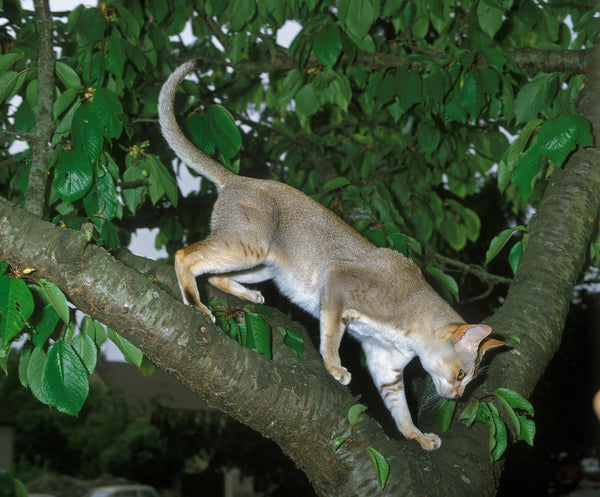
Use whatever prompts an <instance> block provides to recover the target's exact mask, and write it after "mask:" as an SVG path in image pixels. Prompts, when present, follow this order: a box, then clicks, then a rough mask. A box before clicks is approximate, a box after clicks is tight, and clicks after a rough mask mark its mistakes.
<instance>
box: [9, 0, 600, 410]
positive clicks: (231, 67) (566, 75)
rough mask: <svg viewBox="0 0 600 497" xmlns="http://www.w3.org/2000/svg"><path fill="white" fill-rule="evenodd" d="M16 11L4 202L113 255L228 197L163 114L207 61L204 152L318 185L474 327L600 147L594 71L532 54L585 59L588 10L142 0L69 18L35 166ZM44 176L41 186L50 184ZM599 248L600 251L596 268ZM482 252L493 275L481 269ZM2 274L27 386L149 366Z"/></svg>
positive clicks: (485, 1) (199, 220) (14, 275)
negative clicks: (538, 222) (168, 133)
mask: <svg viewBox="0 0 600 497" xmlns="http://www.w3.org/2000/svg"><path fill="white" fill-rule="evenodd" d="M0 8H1V9H2V23H1V25H0V30H1V33H2V54H1V55H0V105H2V107H3V109H4V112H2V113H0V119H1V126H2V130H3V132H4V134H3V138H2V140H3V143H2V147H1V148H0V192H1V194H2V196H3V197H5V198H7V199H9V200H11V201H12V202H14V203H16V204H17V205H19V206H23V207H26V206H27V203H28V202H31V201H33V200H35V197H36V196H37V197H38V202H39V203H40V204H41V205H42V206H43V217H44V218H45V219H48V220H51V221H52V222H54V223H56V224H58V225H59V226H63V227H67V228H72V229H83V230H84V232H85V233H87V236H88V237H89V238H91V239H93V240H94V241H96V242H97V243H98V244H100V245H102V246H104V247H106V248H107V249H109V250H114V249H117V248H118V247H120V246H126V245H127V244H128V242H129V240H130V238H131V234H132V233H133V232H134V231H135V230H136V229H138V228H141V227H158V228H159V233H158V235H157V237H156V241H155V245H156V247H157V248H165V249H166V250H167V253H168V254H169V255H172V254H173V252H174V251H175V250H176V249H178V248H180V247H181V246H183V245H186V244H189V243H190V242H193V241H195V240H197V239H199V238H202V237H204V236H205V235H206V233H207V230H208V218H209V212H210V205H211V203H212V200H213V199H214V194H215V191H214V189H213V187H212V185H210V184H208V183H207V182H200V181H195V180H194V182H193V184H192V186H191V190H192V191H191V193H189V194H187V196H183V195H182V194H181V191H180V186H178V185H177V183H176V182H175V179H174V178H175V177H176V176H177V175H181V173H182V169H183V168H185V166H184V165H182V164H179V163H177V162H175V163H173V162H172V159H173V154H172V153H171V152H170V151H169V150H167V147H165V145H164V141H163V139H162V137H161V136H160V134H159V131H158V127H157V124H156V103H157V97H158V92H159V89H160V85H161V84H162V82H163V81H164V80H165V78H166V77H167V75H168V74H169V73H170V72H171V70H172V69H173V68H174V67H175V66H176V65H177V64H178V63H179V62H182V61H184V60H187V59H189V58H192V57H198V56H201V57H202V58H203V59H204V63H203V64H202V65H201V69H200V70H199V71H198V72H197V73H196V74H195V75H194V77H191V78H190V79H189V80H188V81H186V82H185V83H184V85H183V91H182V92H180V94H179V96H178V99H177V102H176V110H177V112H178V113H179V114H180V115H182V116H183V119H182V122H183V123H184V124H185V126H186V129H187V131H188V133H189V135H190V136H191V138H192V139H193V140H194V141H195V142H196V144H197V145H198V146H199V147H201V148H202V149H203V150H205V151H206V152H207V153H209V154H214V155H215V157H217V158H218V159H219V160H221V161H222V162H223V163H224V164H225V165H226V166H227V167H229V168H230V169H232V170H234V171H236V172H237V171H239V172H240V173H242V174H245V175H251V176H259V177H267V178H273V179H279V180H282V181H285V182H287V183H289V184H291V185H293V186H295V187H297V188H300V189H302V190H303V191H305V192H306V193H308V194H310V195H312V196H313V197H314V198H315V199H316V200H318V201H319V202H321V203H323V204H324V205H326V206H327V207H329V208H331V209H332V210H333V211H334V212H336V213H337V214H339V215H340V216H342V217H343V218H344V219H345V220H346V221H347V222H349V223H350V224H352V225H353V226H354V227H355V228H356V229H357V230H358V231H360V232H361V233H363V234H364V235H365V236H366V237H368V238H369V239H370V240H372V241H373V242H374V243H375V244H376V245H380V246H384V245H387V246H391V247H393V248H395V249H397V250H399V251H401V252H403V253H405V254H407V255H410V256H411V257H413V258H415V259H417V261H418V262H419V264H420V265H421V266H423V267H424V268H426V269H427V270H428V274H429V275H430V276H431V278H432V280H433V281H434V282H435V284H436V286H437V287H438V288H439V289H440V291H441V292H442V293H444V294H445V295H446V296H447V297H448V298H450V299H455V300H457V299H458V298H459V297H460V299H461V300H462V302H463V303H464V302H468V301H473V300H476V299H480V300H479V301H478V304H477V307H475V306H464V307H463V308H462V311H463V312H465V313H466V315H467V316H468V317H469V318H470V319H473V320H478V319H481V318H482V317H483V316H485V315H487V314H489V313H490V312H492V311H493V310H494V309H495V308H496V307H497V306H498V304H499V302H500V298H501V297H502V296H503V295H504V290H505V287H504V286H500V287H498V284H499V283H502V284H504V283H508V282H509V281H510V277H511V276H512V273H513V272H514V271H515V270H516V268H517V267H518V264H519V261H520V257H521V255H522V253H523V251H524V250H526V245H527V233H528V228H527V224H528V221H529V219H530V217H531V213H532V210H533V209H535V207H536V205H537V203H538V201H539V199H540V197H541V195H542V192H543V191H544V188H545V186H546V185H547V181H548V179H549V178H552V175H553V174H554V172H555V171H556V170H557V169H559V168H561V167H562V166H563V164H564V163H565V161H566V159H567V158H568V156H569V154H570V153H571V152H572V151H573V150H575V149H576V148H577V147H586V146H590V145H592V138H591V135H590V130H589V124H588V123H587V121H586V120H585V119H584V118H582V117H581V116H578V115H576V114H575V112H574V109H573V102H574V99H575V98H576V97H577V95H578V93H579V91H580V90H581V89H582V87H583V85H584V81H585V78H584V76H583V75H582V74H581V70H577V69H578V68H577V67H574V66H573V65H572V64H568V63H567V62H564V61H559V62H557V64H556V67H555V68H554V69H552V70H542V69H541V68H543V67H545V66H544V65H543V64H541V63H536V59H535V57H534V56H532V57H531V61H528V60H527V58H526V57H525V56H523V54H521V55H522V56H521V57H516V56H515V54H516V53H517V52H518V50H519V49H525V48H534V49H536V50H537V51H538V52H540V51H543V50H552V51H557V50H563V49H581V48H590V47H591V46H592V44H593V41H594V37H595V36H596V34H597V32H598V22H599V19H598V17H596V16H595V12H596V11H597V6H596V5H593V4H586V3H581V2H577V3H574V4H569V3H564V2H549V3H544V4H540V3H536V2H534V1H532V0H479V1H469V0H467V1H461V2H458V1H442V0H431V1H420V2H412V1H406V0H388V1H378V0H340V1H339V2H337V3H336V4H335V5H331V4H330V3H329V2H319V1H318V0H305V1H301V0H295V1H285V2H284V1H281V0H269V1H266V2H255V1H253V0H234V1H230V2H219V1H211V0H207V1H204V2H184V1H183V0H169V1H167V0H152V1H146V2H140V1H136V0H134V1H127V2H119V1H115V2H106V3H101V4H100V5H99V6H98V7H84V6H79V7H77V8H76V9H74V10H73V11H72V12H69V13H64V15H62V16H56V17H55V19H54V25H53V26H54V41H53V46H54V47H55V48H56V49H58V48H59V49H60V50H59V51H58V50H57V53H58V55H57V58H56V62H55V65H54V71H53V76H54V80H53V82H51V85H52V91H51V94H52V95H53V102H52V107H51V116H49V117H50V118H51V119H50V123H51V125H52V126H51V127H52V128H53V129H52V130H51V136H50V142H51V144H52V155H51V157H50V160H49V162H46V163H43V164H41V166H40V164H39V163H38V162H36V157H35V137H36V133H38V132H39V130H40V128H41V126H40V125H39V123H40V121H39V117H40V116H39V115H38V114H37V110H38V108H40V107H41V106H40V105H38V104H39V102H38V98H41V97H39V96H38V92H37V90H38V85H39V86H41V85H42V82H41V78H42V75H41V71H38V67H39V65H38V60H39V59H38V56H39V53H38V51H39V50H40V48H41V47H40V43H42V42H41V41H40V40H41V38H40V36H39V30H40V29H41V28H39V27H36V24H35V22H34V17H33V13H32V12H28V11H23V10H22V8H21V6H20V4H19V2H16V1H12V0H0ZM290 20H295V21H297V22H298V23H299V26H298V27H297V29H298V32H297V34H296V36H295V37H294V39H293V41H292V42H291V44H290V45H289V47H288V46H284V45H283V44H282V43H280V41H278V40H279V39H278V34H280V33H281V30H282V28H284V26H289V24H287V23H288V21H290ZM184 30H186V31H185V32H186V37H185V38H184V37H183V35H182V33H183V32H184ZM190 31H191V34H192V36H191V37H190V36H189V34H190ZM525 55H527V54H525ZM517 60H518V61H519V63H517ZM523 61H525V62H523ZM36 123H37V124H36ZM20 140H24V141H26V142H27V143H28V145H27V146H26V148H25V149H24V150H22V151H16V149H15V148H14V147H13V146H12V145H13V143H14V142H16V141H20ZM42 146H45V143H42ZM40 167H41V168H42V173H43V176H44V178H47V183H46V188H45V189H43V190H42V191H34V190H33V189H32V181H31V178H32V177H33V173H34V171H35V169H36V168H38V169H39V168H40ZM189 181H190V182H191V181H192V180H189ZM482 220H483V222H482ZM87 223H91V226H89V225H87ZM513 235H517V236H516V237H515V236H513ZM495 237H496V238H495ZM490 243H491V245H490ZM598 254H600V250H599V248H598V245H596V244H592V246H591V249H590V263H591V264H592V265H598V263H600V256H599V255H598ZM498 255H501V257H497V256H498ZM507 261H508V262H507ZM484 262H488V263H490V264H489V266H488V270H489V271H490V272H486V271H483V270H481V268H479V267H478V266H477V267H474V266H473V265H481V264H484ZM30 264H31V265H32V267H33V261H31V262H30ZM1 269H2V273H5V274H4V275H3V276H1V277H0V292H1V295H2V298H1V299H0V305H1V306H2V307H1V308H0V313H1V316H2V319H1V320H0V340H1V342H0V344H1V346H2V356H3V364H4V367H5V368H6V367H7V357H8V353H9V350H10V347H11V344H12V343H13V342H14V341H15V340H18V339H19V338H20V337H22V336H25V337H26V339H27V340H26V343H25V345H24V347H23V348H22V352H21V357H20V374H19V377H20V379H21V382H22V383H23V385H25V386H28V387H29V388H30V389H31V391H32V392H33V393H34V395H36V397H37V398H38V399H40V400H42V401H44V402H47V403H49V404H50V405H54V406H55V407H57V408H59V409H61V410H63V411H65V412H70V413H77V412H79V411H80V409H81V408H82V406H83V401H84V400H85V398H86V396H87V388H88V387H87V376H88V375H89V374H90V373H91V371H92V370H93V366H94V364H95V361H96V353H97V352H96V350H97V347H98V346H100V345H101V344H102V343H103V341H104V340H105V339H106V338H107V337H108V338H110V339H113V340H114V341H116V342H118V344H119V345H120V346H121V347H122V348H123V350H124V351H125V352H126V355H127V356H128V357H129V358H130V359H132V360H133V361H134V362H136V363H138V364H141V361H142V358H141V354H139V352H138V351H136V350H135V349H132V348H130V347H129V346H128V345H127V344H126V342H124V341H123V340H122V339H121V338H120V337H119V336H118V335H116V334H115V333H114V332H113V333H111V330H105V329H104V327H99V326H97V325H96V324H93V323H92V322H91V321H89V320H87V321H84V322H83V324H82V325H80V324H79V323H77V321H76V320H75V318H74V311H73V310H72V309H70V308H69V307H68V304H67V299H66V297H65V296H64V295H62V293H60V292H58V293H57V292H56V291H55V290H54V288H52V286H51V283H49V284H47V283H45V282H44V281H43V280H40V279H39V278H37V277H36V275H35V272H33V273H30V272H28V271H27V268H26V267H25V268H8V267H7V266H5V265H3V266H2V268H1ZM492 273H495V274H492ZM459 288H460V292H459ZM484 297H487V298H486V299H485V300H481V299H482V298H484ZM271 302H273V300H271ZM73 392H77V394H76V395H73Z"/></svg>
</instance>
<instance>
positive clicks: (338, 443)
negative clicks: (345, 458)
mask: <svg viewBox="0 0 600 497" xmlns="http://www.w3.org/2000/svg"><path fill="white" fill-rule="evenodd" d="M347 441H348V437H338V438H336V439H335V442H334V443H333V450H338V449H339V448H340V447H341V446H342V444H343V443H344V442H347Z"/></svg>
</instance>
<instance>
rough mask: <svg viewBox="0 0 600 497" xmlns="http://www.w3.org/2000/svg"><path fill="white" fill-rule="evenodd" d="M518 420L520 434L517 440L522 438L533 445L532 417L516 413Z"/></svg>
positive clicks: (533, 426) (533, 427)
mask: <svg viewBox="0 0 600 497" xmlns="http://www.w3.org/2000/svg"><path fill="white" fill-rule="evenodd" d="M517 418H519V422H520V424H521V434H520V435H519V440H524V441H525V442H526V443H528V444H529V445H531V446H532V447H533V440H534V438H535V421H534V420H533V419H529V418H526V417H525V416H521V415H520V414H517Z"/></svg>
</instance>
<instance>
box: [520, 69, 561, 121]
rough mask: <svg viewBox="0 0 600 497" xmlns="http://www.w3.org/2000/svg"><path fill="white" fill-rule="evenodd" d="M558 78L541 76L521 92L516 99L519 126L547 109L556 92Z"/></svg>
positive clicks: (551, 75)
mask: <svg viewBox="0 0 600 497" xmlns="http://www.w3.org/2000/svg"><path fill="white" fill-rule="evenodd" d="M556 78H557V76H556V75H555V74H540V75H539V76H537V77H536V78H534V79H533V80H532V81H530V82H529V83H526V84H525V85H524V86H523V87H522V88H521V89H520V90H519V93H518V94H517V98H516V99H515V116H516V118H517V124H519V123H523V122H527V121H531V120H532V119H535V118H537V117H538V115H539V114H540V113H541V112H542V111H543V110H544V109H545V108H546V106H547V105H548V101H549V100H550V98H551V97H553V96H554V93H555V92H556V85H557V79H556Z"/></svg>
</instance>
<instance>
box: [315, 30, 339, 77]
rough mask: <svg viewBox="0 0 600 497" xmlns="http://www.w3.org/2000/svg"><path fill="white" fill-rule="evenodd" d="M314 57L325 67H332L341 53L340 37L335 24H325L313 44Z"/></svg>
mask: <svg viewBox="0 0 600 497" xmlns="http://www.w3.org/2000/svg"><path fill="white" fill-rule="evenodd" d="M313 52H314V54H315V57H316V58H317V59H318V60H319V61H320V62H321V63H322V64H324V65H326V66H327V67H333V65H334V64H335V63H336V61H337V59H338V57H339V56H340V54H341V53H342V37H341V36H340V32H339V29H338V27H337V26H336V25H335V24H326V25H325V26H324V27H323V28H322V29H321V30H320V31H319V32H318V33H317V35H316V36H315V39H314V42H313Z"/></svg>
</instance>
